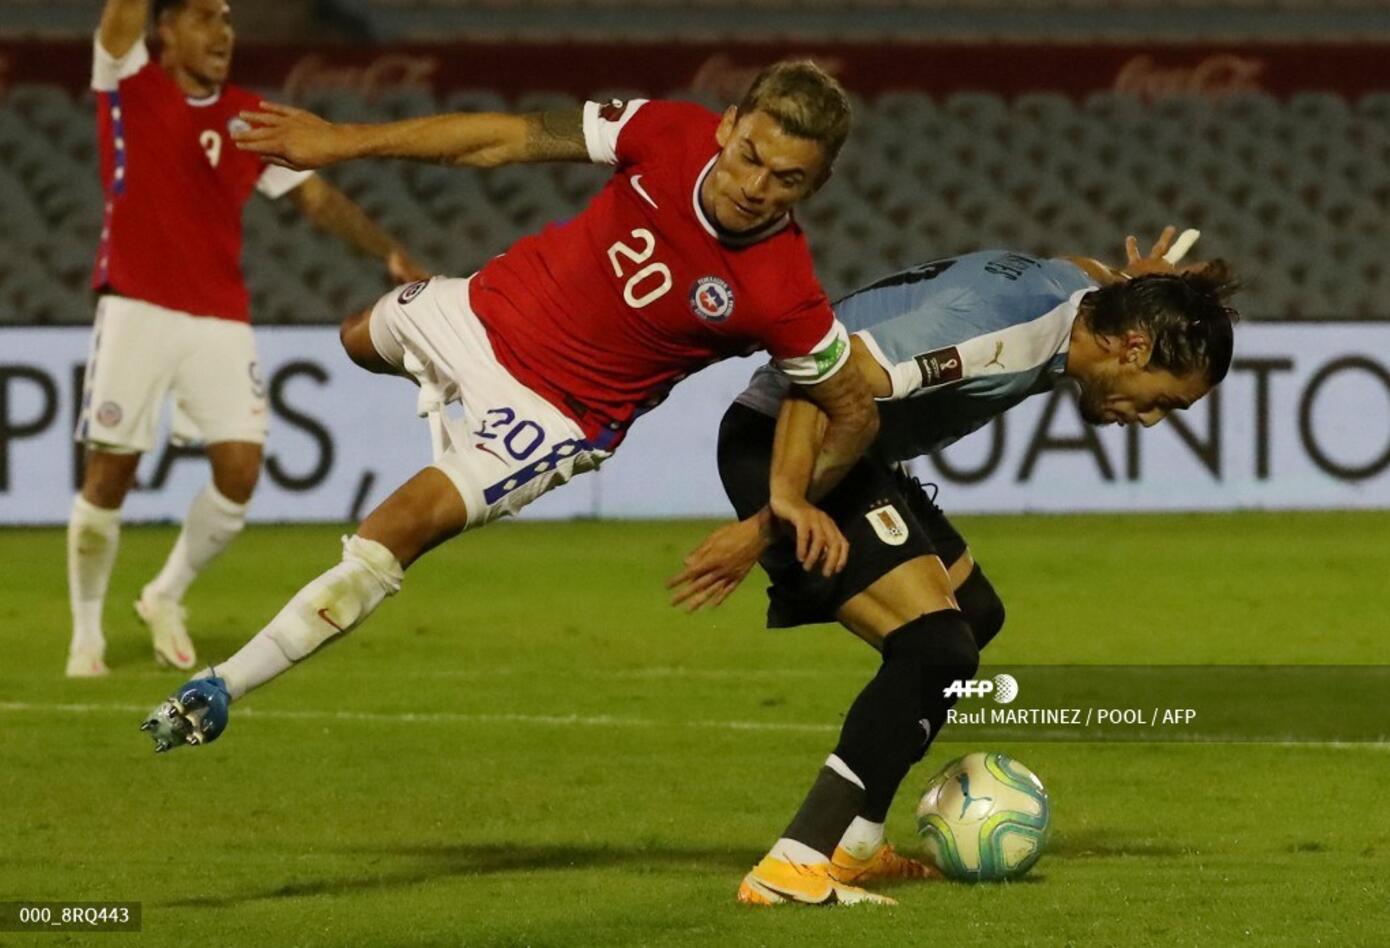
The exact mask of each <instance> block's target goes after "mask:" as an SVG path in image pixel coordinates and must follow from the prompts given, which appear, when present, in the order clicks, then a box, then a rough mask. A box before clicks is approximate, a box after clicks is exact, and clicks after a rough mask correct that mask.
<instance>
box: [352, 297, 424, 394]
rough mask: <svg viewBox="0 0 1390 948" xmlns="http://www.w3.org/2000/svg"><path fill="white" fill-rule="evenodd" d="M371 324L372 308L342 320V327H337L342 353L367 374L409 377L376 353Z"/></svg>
mask: <svg viewBox="0 0 1390 948" xmlns="http://www.w3.org/2000/svg"><path fill="white" fill-rule="evenodd" d="M371 322H372V307H368V308H367V309H364V310H363V311H362V312H360V313H354V314H353V315H351V316H349V317H348V318H347V319H344V320H343V322H342V325H341V326H339V327H338V339H339V341H340V342H342V344H343V351H344V352H346V353H347V355H348V358H349V359H351V360H352V361H353V362H355V363H357V364H358V365H359V366H361V367H362V368H364V369H366V370H367V371H368V372H375V373H376V374H378V375H405V376H407V377H409V373H407V372H405V371H404V370H402V369H401V368H399V367H397V366H395V365H392V364H391V363H390V362H389V361H387V360H386V359H385V358H383V357H382V355H381V353H380V352H378V351H377V348H376V344H375V343H374V342H372V330H371Z"/></svg>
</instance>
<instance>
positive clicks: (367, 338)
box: [338, 310, 380, 368]
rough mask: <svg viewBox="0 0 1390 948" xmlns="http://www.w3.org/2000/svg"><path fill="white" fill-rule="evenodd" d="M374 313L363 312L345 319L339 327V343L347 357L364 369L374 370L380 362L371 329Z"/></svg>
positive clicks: (369, 311)
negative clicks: (373, 343)
mask: <svg viewBox="0 0 1390 948" xmlns="http://www.w3.org/2000/svg"><path fill="white" fill-rule="evenodd" d="M371 316H372V311H371V310H363V311H362V312H360V313H354V314H353V315H351V316H349V317H348V318H347V319H344V320H343V322H342V325H340V326H339V327H338V341H339V342H340V343H342V345H343V351H344V352H346V353H347V357H348V358H349V359H351V360H352V361H353V362H355V363H356V364H357V365H360V366H362V367H363V368H373V367H374V366H375V363H376V362H377V361H379V360H380V357H379V356H378V355H377V354H376V348H375V347H374V346H373V345H372V334H371V329H370V328H369V327H370V321H371Z"/></svg>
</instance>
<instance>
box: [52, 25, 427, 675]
mask: <svg viewBox="0 0 1390 948" xmlns="http://www.w3.org/2000/svg"><path fill="white" fill-rule="evenodd" d="M150 12H151V11H150V3H149V0H107V3H106V6H105V8H104V10H103V11H102V16H101V25H100V27H99V29H98V31H97V35H96V39H95V44H94V47H93V63H92V88H93V90H94V91H95V92H96V94H97V122H98V132H99V141H100V150H101V176H102V184H103V185H104V187H105V191H106V207H105V220H104V223H103V226H102V231H101V246H100V248H99V250H98V252H97V260H96V267H95V269H94V272H93V275H92V285H93V287H94V288H95V289H96V291H97V293H98V294H99V298H100V302H99V303H98V306H97V316H96V324H95V327H94V330H93V334H92V352H91V358H90V360H89V362H88V366H87V377H86V382H85V385H84V392H83V401H82V411H81V417H80V420H79V422H78V428H77V434H76V437H77V439H78V440H79V441H81V442H82V443H83V445H84V446H85V448H86V455H85V457H86V466H85V471H84V474H83V482H82V490H81V492H80V493H79V494H78V496H77V497H76V498H75V499H74V500H73V507H72V515H71V519H70V520H69V522H68V585H69V594H70V598H71V604H72V614H73V631H72V642H71V646H70V649H69V655H68V664H67V673H68V675H69V676H72V677H92V676H96V675H103V674H105V673H106V670H107V669H106V664H105V637H104V635H103V633H102V626H101V610H102V604H103V601H104V599H105V596H106V587H107V582H108V580H109V578H110V576H111V569H112V566H113V565H114V563H115V558H116V547H117V542H118V538H119V531H120V508H121V505H122V503H123V502H124V500H125V496H126V493H127V492H128V491H129V490H130V487H131V485H132V483H133V481H134V478H135V468H136V465H137V464H138V462H139V460H140V455H141V453H142V452H145V451H148V450H150V449H151V448H153V447H154V443H155V434H156V428H157V425H158V421H159V414H160V410H161V408H162V406H163V403H164V400H165V397H166V395H168V394H170V393H172V394H173V395H174V397H175V401H176V408H175V435H181V436H184V437H186V438H189V439H191V440H200V441H203V442H205V443H206V445H207V455H208V458H209V459H210V461H211V464H212V483H210V484H209V485H208V486H207V487H206V488H205V489H204V490H203V492H202V493H201V494H199V495H198V497H197V498H196V499H195V500H194V501H193V505H192V507H191V508H190V509H189V512H188V516H187V518H186V519H185V521H184V524H183V530H182V532H181V533H180V535H179V539H178V541H177V543H176V544H175V546H174V549H173V551H172V552H171V553H170V554H169V558H168V560H167V562H166V563H165V564H164V568H163V569H162V570H161V571H160V573H159V575H158V576H156V577H155V579H154V580H153V581H151V582H150V583H149V584H148V585H147V586H145V588H144V590H143V591H142V593H141V595H140V599H139V601H138V602H137V603H136V610H137V612H138V613H139V615H140V618H141V619H142V620H143V621H144V622H145V623H146V624H147V625H148V626H149V627H150V630H151V633H152V635H153V639H154V649H155V657H156V658H157V659H158V660H160V661H162V662H165V663H168V664H171V665H175V666H177V667H179V668H191V667H193V665H194V664H195V661H196V659H195V657H194V651H193V645H192V643H191V642H190V641H189V638H188V634H187V632H186V630H185V629H184V618H183V608H182V606H181V600H182V598H183V594H184V591H185V590H186V589H187V588H188V586H189V584H190V583H191V582H192V581H193V579H194V577H196V576H197V574H198V573H199V571H201V570H202V569H203V567H205V566H206V565H207V564H208V563H209V562H210V561H211V560H212V559H213V558H214V557H215V556H217V555H218V554H219V553H220V552H221V551H222V550H223V549H224V548H226V546H227V545H228V543H230V542H231V540H232V538H233V537H235V536H236V535H237V533H238V532H240V530H241V528H242V525H243V524H244V522H245V516H246V506H247V503H248V502H249V501H250V499H251V492H252V490H253V489H254V487H255V484H256V479H257V476H258V474H259V472H260V466H261V446H262V444H263V443H264V442H265V437H266V399H265V392H264V389H263V386H262V383H261V379H260V376H259V373H258V370H257V367H256V352H255V345H254V342H253V340H252V336H251V327H250V325H249V319H250V316H249V312H248V310H249V306H248V297H247V291H246V284H245V282H244V280H243V279H242V273H241V240H242V205H244V204H245V203H246V201H247V200H248V198H249V197H250V196H251V193H252V192H253V191H255V190H259V191H260V192H261V193H262V194H265V195H267V196H269V197H272V198H274V197H279V196H281V195H284V194H288V195H289V196H290V200H291V201H292V202H293V203H294V204H295V205H296V206H297V207H298V208H299V209H300V210H301V211H302V212H303V213H304V214H305V215H306V216H307V217H309V219H310V220H312V221H313V222H314V223H315V224H317V225H319V226H320V227H322V228H324V229H325V230H327V231H329V232H331V233H333V234H335V235H337V236H339V237H341V238H342V239H343V240H344V241H346V242H347V243H348V244H349V245H350V246H352V247H353V248H355V249H356V250H357V251H359V252H361V253H365V254H369V255H371V256H375V257H379V258H381V259H382V260H383V261H385V262H386V263H387V266H388V268H389V270H390V272H391V273H392V275H393V276H394V277H396V278H397V279H398V280H402V281H404V280H410V279H417V278H419V277H420V276H422V275H423V273H422V271H421V270H420V268H419V267H417V266H416V265H415V264H413V263H412V262H411V261H410V260H409V259H408V258H407V257H406V255H405V254H404V253H403V252H402V251H401V250H400V248H399V247H398V246H397V244H396V243H395V242H394V241H393V240H392V239H391V238H390V237H388V236H387V235H386V234H385V233H383V232H382V231H381V230H380V229H379V228H377V227H376V226H375V225H374V224H372V223H371V222H370V221H369V220H368V219H367V218H366V216H365V215H364V214H363V213H362V211H361V210H360V209H359V208H358V207H357V206H356V205H355V204H353V203H352V201H350V200H349V199H348V198H347V197H345V196H344V195H343V194H342V193H341V192H339V191H338V190H337V189H336V188H334V187H332V186H331V185H329V184H328V183H327V182H325V181H324V180H322V179H321V178H319V177H318V176H316V175H313V174H311V173H308V172H293V171H289V170H287V169H285V168H280V167H276V166H274V165H271V164H269V163H268V162H266V161H265V160H264V159H262V158H261V157H260V156H258V155H254V154H251V153H249V152H245V151H241V150H240V149H238V148H236V147H235V146H234V144H233V142H232V134H233V133H234V132H235V131H236V130H237V129H238V128H241V127H243V126H244V125H245V121H244V120H243V119H241V118H240V117H239V113H240V112H241V111H242V110H244V109H246V108H250V107H253V106H254V105H255V104H256V103H257V102H259V99H258V98H257V97H255V96H253V95H252V94H251V93H249V92H246V91H245V90H243V89H239V88H237V87H236V86H233V85H230V84H229V83H228V82H227V72H228V67H229V66H230V63H231V56H232V47H233V41H234V36H233V32H232V25H231V15H230V11H229V9H228V7H227V4H226V3H225V2H223V0H155V4H154V20H155V26H156V30H157V32H158V35H159V40H160V47H159V58H158V61H155V60H153V59H151V57H150V52H149V50H148V49H147V47H146V45H145V39H144V34H145V28H146V24H147V23H148V22H149V20H150Z"/></svg>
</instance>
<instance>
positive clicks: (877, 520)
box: [864, 504, 907, 546]
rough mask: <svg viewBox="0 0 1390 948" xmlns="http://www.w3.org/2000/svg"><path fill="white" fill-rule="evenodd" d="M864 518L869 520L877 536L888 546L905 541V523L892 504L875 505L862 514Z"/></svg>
mask: <svg viewBox="0 0 1390 948" xmlns="http://www.w3.org/2000/svg"><path fill="white" fill-rule="evenodd" d="M864 519H866V520H868V521H869V525H870V526H872V527H873V528H874V533H876V534H878V538H879V539H880V540H882V541H883V542H884V543H887V544H888V545H889V546H902V545H903V544H904V543H906V542H907V523H906V522H904V521H903V517H902V514H900V513H898V508H897V507H894V506H893V505H892V504H884V505H883V506H881V507H875V508H874V509H873V510H870V511H869V512H868V513H866V514H865V515H864Z"/></svg>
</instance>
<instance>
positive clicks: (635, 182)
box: [628, 174, 661, 210]
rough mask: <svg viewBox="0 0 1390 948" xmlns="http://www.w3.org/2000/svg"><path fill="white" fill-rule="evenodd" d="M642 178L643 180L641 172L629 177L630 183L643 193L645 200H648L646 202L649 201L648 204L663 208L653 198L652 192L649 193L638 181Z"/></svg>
mask: <svg viewBox="0 0 1390 948" xmlns="http://www.w3.org/2000/svg"><path fill="white" fill-rule="evenodd" d="M641 180H642V176H641V175H640V174H635V175H633V176H632V177H631V178H629V179H628V183H629V184H631V185H632V189H633V190H634V191H636V192H637V193H638V194H640V195H642V199H643V200H644V201H646V202H647V203H648V204H650V205H651V206H652V207H655V208H656V209H657V210H661V208H660V207H658V206H657V203H656V202H655V201H653V200H652V196H651V195H650V194H648V193H647V191H646V189H645V188H643V187H642V185H641V184H639V183H638V182H640V181H641Z"/></svg>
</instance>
